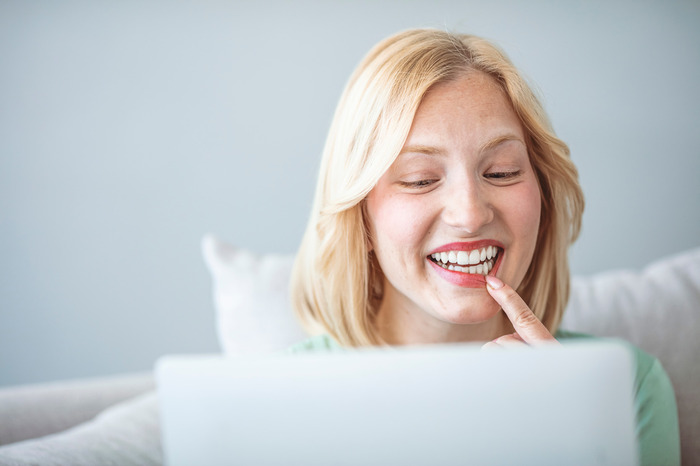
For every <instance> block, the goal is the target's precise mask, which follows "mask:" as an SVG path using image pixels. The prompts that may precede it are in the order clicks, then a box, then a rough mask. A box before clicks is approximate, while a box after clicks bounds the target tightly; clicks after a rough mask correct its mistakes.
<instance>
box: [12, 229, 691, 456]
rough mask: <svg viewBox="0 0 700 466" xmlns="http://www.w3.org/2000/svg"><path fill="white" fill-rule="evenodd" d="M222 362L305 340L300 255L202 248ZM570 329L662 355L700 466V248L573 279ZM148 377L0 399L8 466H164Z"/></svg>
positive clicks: (40, 388) (38, 389) (687, 446)
mask: <svg viewBox="0 0 700 466" xmlns="http://www.w3.org/2000/svg"><path fill="white" fill-rule="evenodd" d="M202 249H203V255H204V260H205V262H206V264H207V267H208V269H209V271H210V272H211V275H212V279H213V297H214V303H215V307H216V309H217V314H216V315H217V328H218V336H219V340H220V343H221V347H222V351H223V352H224V353H226V354H264V353H272V352H275V351H279V350H282V349H284V348H286V347H287V346H289V345H290V344H292V343H294V342H296V341H299V340H300V339H303V338H304V336H305V334H304V332H303V330H302V329H301V328H300V326H299V325H298V324H297V322H296V321H295V319H294V316H293V313H292V311H291V308H290V306H289V303H288V300H287V283H288V280H289V274H290V271H291V264H292V260H293V257H292V256H283V255H271V254H268V255H259V254H254V253H251V252H249V251H246V250H243V249H238V248H234V247H232V246H230V245H228V244H226V243H225V242H223V241H221V240H219V239H217V238H216V237H214V236H211V235H208V236H206V237H205V238H204V240H203V242H202ZM562 328H565V329H567V330H573V331H579V332H584V333H590V334H593V335H598V336H603V337H617V338H623V339H625V340H628V341H630V342H632V343H633V344H635V345H637V346H638V347H640V348H642V349H643V350H645V351H647V352H648V353H650V354H652V355H654V356H656V357H657V358H658V359H659V360H660V361H661V362H662V364H663V366H664V367H665V369H666V371H667V372H668V374H669V377H670V379H671V381H672V383H673V386H674V390H675V393H676V399H677V404H678V413H679V423H680V432H681V455H682V463H683V464H685V465H696V464H700V364H698V360H699V359H700V338H698V334H699V333H700V248H696V249H692V250H689V251H686V252H683V253H680V254H676V255H674V256H672V257H665V258H661V259H659V260H657V261H654V262H652V263H650V264H649V265H648V266H646V267H645V268H643V269H642V270H610V271H607V272H603V273H598V274H595V275H592V276H585V277H581V276H576V277H574V278H573V280H572V293H571V299H570V302H569V305H568V308H567V310H566V313H565V316H564V321H563V323H562ZM162 462H163V455H162V451H161V448H160V431H159V422H158V400H157V389H156V387H155V385H154V380H153V376H152V374H150V373H143V374H126V375H118V376H114V377H102V378H96V379H88V380H73V381H63V382H54V383H45V384H38V385H30V386H20V387H9V388H3V389H0V465H27V464H42V465H44V464H56V465H58V464H72V465H98V464H115V465H131V464H133V465H149V464H153V465H156V464H162Z"/></svg>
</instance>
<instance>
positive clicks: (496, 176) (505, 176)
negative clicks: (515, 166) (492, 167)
mask: <svg viewBox="0 0 700 466" xmlns="http://www.w3.org/2000/svg"><path fill="white" fill-rule="evenodd" d="M520 173H521V171H520V170H515V171H512V172H491V173H486V174H485V175H484V177H486V178H488V179H491V180H498V181H506V180H510V179H513V178H516V177H517V176H518V175H520Z"/></svg>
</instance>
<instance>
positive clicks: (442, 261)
mask: <svg viewBox="0 0 700 466" xmlns="http://www.w3.org/2000/svg"><path fill="white" fill-rule="evenodd" d="M498 251H499V249H498V248H497V247H495V246H488V247H485V248H481V249H474V250H471V251H446V252H436V253H433V254H431V255H430V257H432V258H433V259H434V260H435V262H436V263H437V264H438V265H440V266H441V267H442V268H444V269H447V270H452V271H455V272H462V273H471V274H478V275H488V273H489V272H491V270H493V266H494V262H495V259H496V255H497V254H498ZM492 259H493V260H492Z"/></svg>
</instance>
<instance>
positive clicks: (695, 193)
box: [0, 0, 700, 385]
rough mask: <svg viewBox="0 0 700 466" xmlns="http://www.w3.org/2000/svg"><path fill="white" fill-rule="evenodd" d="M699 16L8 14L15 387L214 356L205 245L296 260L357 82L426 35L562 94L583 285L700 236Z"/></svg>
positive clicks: (4, 157) (342, 8) (3, 195)
mask: <svg viewBox="0 0 700 466" xmlns="http://www.w3.org/2000/svg"><path fill="white" fill-rule="evenodd" d="M609 3H610V4H609ZM699 5H700V4H699V3H698V2H695V1H686V2H668V1H667V2H660V1H659V2H638V1H635V2H555V1H551V2H542V1H539V2H538V1H527V2H525V1H523V2H503V1H501V2H498V1H497V2H486V1H483V0H479V1H464V0H454V1H437V2H435V1H405V2H399V1H394V2H381V3H380V2H376V3H375V2H349V1H335V2H324V1H306V2H282V1H280V2H265V3H262V2H260V3H256V2H206V3H202V4H195V2H173V3H154V2H148V3H147V2H143V3H142V2H111V3H100V2H84V3H77V2H67V1H66V2H48V1H45V2H40V1H37V2H23V1H20V0H16V1H4V2H2V3H0V67H1V68H0V71H1V72H0V260H1V264H2V266H1V269H0V385H7V384H16V383H27V382H35V381H44V380H50V379H58V378H71V377H78V376H91V375H102V374H109V373H118V372H123V371H133V370H148V369H150V368H151V367H152V364H153V361H154V360H155V359H156V358H157V357H158V356H160V355H162V354H165V353H172V352H203V351H216V350H217V348H218V346H217V342H216V337H215V331H214V310H213V307H212V304H211V300H210V285H209V277H208V276H207V272H206V270H205V268H204V266H203V264H202V261H201V259H200V252H199V241H200V237H201V236H202V234H204V233H205V232H216V233H218V234H219V235H220V236H221V237H223V238H226V239H228V240H230V241H231V242H233V243H235V244H238V245H241V246H244V247H246V248H249V249H252V250H255V251H258V252H264V251H274V252H287V253H291V252H293V251H294V250H295V248H296V245H297V243H298V241H299V240H300V237H301V234H302V231H303V227H304V224H305V222H306V217H307V211H308V208H309V206H310V203H311V196H312V191H313V184H314V178H315V174H316V171H317V164H318V159H319V155H320V151H321V148H322V145H323V142H324V138H325V132H326V130H327V128H328V125H329V122H330V117H331V115H332V112H333V109H334V106H335V103H336V101H337V99H338V97H339V94H340V92H341V89H342V87H343V85H344V83H345V80H346V79H347V77H348V75H349V74H350V72H351V70H352V69H353V67H354V66H355V64H356V63H357V62H358V61H359V60H360V58H361V57H362V55H363V54H364V53H365V52H366V51H367V50H368V49H369V48H370V47H371V46H372V45H373V44H374V43H375V42H377V41H378V40H380V39H381V38H383V37H385V36H387V35H389V34H391V33H394V32H396V31H398V30H401V29H405V28H408V27H416V26H435V27H441V28H445V27H446V28H449V29H452V30H458V31H465V32H472V33H476V34H480V35H483V36H486V37H488V38H491V39H494V40H496V41H497V42H498V43H499V44H501V46H503V47H504V48H505V49H506V51H507V52H508V53H509V54H510V56H511V58H512V59H513V60H514V61H515V62H516V64H517V65H519V66H520V67H521V69H522V70H524V72H525V73H526V74H527V75H528V76H529V77H530V78H531V80H532V81H534V82H535V83H536V84H537V85H538V87H539V88H540V89H541V92H542V95H543V97H544V102H545V105H546V107H547V109H548V111H549V112H550V115H551V117H552V120H553V122H554V125H555V128H556V129H557V131H558V133H559V134H560V136H561V137H562V138H563V139H564V140H565V141H567V142H568V143H569V144H570V146H571V149H572V152H573V158H574V160H575V162H576V163H577V164H578V166H579V168H580V173H581V180H582V183H583V186H584V190H585V193H586V196H587V202H588V203H587V210H586V214H585V218H584V229H583V234H582V237H581V239H580V241H579V243H578V244H577V245H576V246H575V247H574V249H573V251H572V261H573V267H574V271H575V272H576V273H592V272H596V271H599V270H604V269H609V268H613V267H632V266H634V267H637V266H642V265H644V264H646V263H648V262H649V261H650V260H653V259H655V258H658V257H661V256H664V255H666V254H670V253H674V252H678V251H682V250H684V249H687V248H690V247H694V246H698V245H700V215H699V209H698V201H700V183H698V175H700V157H698V142H697V141H698V139H697V127H698V123H699V121H700V92H699V91H698V83H699V82H700V64H699V59H698V57H699V56H700V55H699V52H698V51H699V50H700V32H699V31H700V27H699V26H700V6H699Z"/></svg>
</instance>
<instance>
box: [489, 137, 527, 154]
mask: <svg viewBox="0 0 700 466" xmlns="http://www.w3.org/2000/svg"><path fill="white" fill-rule="evenodd" d="M508 141H518V142H520V143H521V144H522V145H523V146H525V147H527V145H526V144H525V141H523V140H522V139H521V138H519V137H518V136H516V135H515V134H503V135H501V136H497V137H495V138H493V139H491V140H490V141H487V142H486V143H484V144H483V145H482V146H481V147H479V153H480V154H483V153H484V152H486V151H488V150H491V149H493V148H495V147H498V146H500V145H501V144H503V143H505V142H508Z"/></svg>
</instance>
